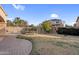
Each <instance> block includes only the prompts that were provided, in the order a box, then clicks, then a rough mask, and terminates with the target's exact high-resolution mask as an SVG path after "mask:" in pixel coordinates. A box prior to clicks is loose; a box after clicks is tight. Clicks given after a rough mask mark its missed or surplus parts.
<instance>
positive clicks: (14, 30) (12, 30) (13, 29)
mask: <svg viewBox="0 0 79 59" xmlns="http://www.w3.org/2000/svg"><path fill="white" fill-rule="evenodd" d="M23 28H24V27H11V26H8V27H6V30H7V33H20V31H21V30H22V29H23Z"/></svg>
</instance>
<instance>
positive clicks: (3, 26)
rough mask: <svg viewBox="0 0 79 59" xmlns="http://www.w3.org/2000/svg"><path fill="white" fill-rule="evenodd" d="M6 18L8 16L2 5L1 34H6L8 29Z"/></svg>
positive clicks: (0, 16) (0, 17)
mask: <svg viewBox="0 0 79 59" xmlns="http://www.w3.org/2000/svg"><path fill="white" fill-rule="evenodd" d="M6 17H7V14H6V13H5V12H4V10H3V8H2V6H1V5H0V33H1V32H5V29H6V23H7V21H6Z"/></svg>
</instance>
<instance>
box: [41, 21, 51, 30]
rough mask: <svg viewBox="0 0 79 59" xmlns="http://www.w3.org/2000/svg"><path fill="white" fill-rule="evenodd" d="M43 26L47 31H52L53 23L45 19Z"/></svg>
mask: <svg viewBox="0 0 79 59" xmlns="http://www.w3.org/2000/svg"><path fill="white" fill-rule="evenodd" d="M42 28H43V29H44V30H45V31H46V32H50V31H51V29H52V24H51V22H50V21H44V22H43V23H42Z"/></svg>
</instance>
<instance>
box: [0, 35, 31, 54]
mask: <svg viewBox="0 0 79 59" xmlns="http://www.w3.org/2000/svg"><path fill="white" fill-rule="evenodd" d="M31 50H32V43H31V42H30V41H28V40H24V39H16V37H15V36H12V35H11V36H6V37H4V39H3V40H2V41H0V55H28V54H30V52H31Z"/></svg>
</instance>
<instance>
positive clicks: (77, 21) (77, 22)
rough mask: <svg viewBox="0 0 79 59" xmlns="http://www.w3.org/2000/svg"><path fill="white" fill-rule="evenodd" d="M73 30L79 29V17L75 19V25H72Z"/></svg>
mask: <svg viewBox="0 0 79 59" xmlns="http://www.w3.org/2000/svg"><path fill="white" fill-rule="evenodd" d="M74 27H75V28H79V17H77V20H76V23H75V24H74Z"/></svg>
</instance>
